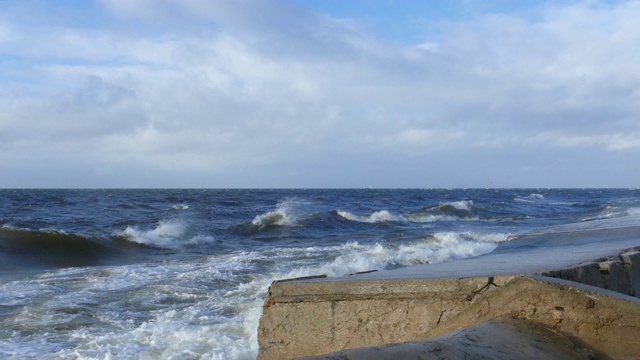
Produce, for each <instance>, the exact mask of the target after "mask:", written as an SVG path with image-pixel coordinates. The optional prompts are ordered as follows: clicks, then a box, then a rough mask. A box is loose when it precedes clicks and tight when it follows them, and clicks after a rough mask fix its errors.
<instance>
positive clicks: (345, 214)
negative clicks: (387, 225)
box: [336, 210, 401, 223]
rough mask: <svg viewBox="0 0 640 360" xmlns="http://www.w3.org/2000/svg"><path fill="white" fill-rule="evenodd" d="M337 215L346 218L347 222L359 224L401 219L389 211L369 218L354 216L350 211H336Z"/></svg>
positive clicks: (383, 211) (371, 215) (382, 211)
mask: <svg viewBox="0 0 640 360" xmlns="http://www.w3.org/2000/svg"><path fill="white" fill-rule="evenodd" d="M336 213H337V214H338V215H339V216H340V217H342V218H345V219H347V220H350V221H357V222H364V223H377V222H385V221H398V220H400V219H401V218H399V217H397V216H395V215H392V214H391V213H390V212H389V211H387V210H380V211H376V212H374V213H372V214H370V215H367V216H360V215H355V214H352V213H350V212H348V211H340V210H338V211H336Z"/></svg>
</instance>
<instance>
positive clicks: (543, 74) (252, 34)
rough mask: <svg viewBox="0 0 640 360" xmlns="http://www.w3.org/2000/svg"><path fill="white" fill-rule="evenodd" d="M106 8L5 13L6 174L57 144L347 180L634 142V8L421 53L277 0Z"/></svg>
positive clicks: (521, 23)
mask: <svg viewBox="0 0 640 360" xmlns="http://www.w3.org/2000/svg"><path fill="white" fill-rule="evenodd" d="M100 3H101V4H102V5H104V6H105V9H107V11H106V12H104V13H101V14H99V15H95V14H94V16H101V17H103V18H102V21H101V22H99V23H100V24H101V25H99V26H98V27H96V28H87V27H76V26H74V24H72V23H71V24H67V26H59V25H56V26H42V27H26V26H23V25H21V23H20V22H19V21H17V20H15V19H13V18H12V17H11V16H4V18H3V19H4V20H3V21H4V24H3V25H1V26H0V43H1V44H2V46H3V48H5V49H6V50H5V54H9V55H10V56H11V58H2V57H0V62H2V64H0V65H3V67H4V68H5V69H7V70H6V71H7V73H9V74H11V77H5V78H3V77H1V76H0V86H1V87H0V95H2V97H1V98H0V107H1V108H2V109H4V110H3V114H2V115H0V139H1V143H0V152H2V153H4V154H18V153H20V154H21V155H20V156H15V157H13V156H6V155H5V156H3V157H4V159H0V162H1V163H2V164H3V166H11V164H13V163H14V159H18V158H20V161H29V162H31V163H33V164H34V166H38V165H37V164H38V163H39V162H41V161H45V160H46V159H50V157H51V155H52V154H51V153H52V151H53V152H55V153H56V155H57V156H56V159H57V160H56V161H59V162H60V163H64V162H65V161H66V160H65V159H70V160H68V161H74V162H77V163H81V164H87V166H95V168H100V169H103V170H104V169H105V168H108V167H109V166H114V164H116V165H117V164H120V165H125V164H127V163H131V164H136V166H142V167H144V168H145V169H146V170H145V171H153V169H154V168H155V169H159V170H161V171H166V170H168V169H171V168H180V169H182V170H184V171H194V172H199V173H201V174H207V173H212V174H213V173H216V174H220V173H221V172H224V171H226V172H229V173H234V174H244V175H243V176H254V177H255V176H256V175H255V174H257V173H260V171H266V170H265V169H268V168H273V167H289V168H296V167H297V168H301V167H302V165H301V164H302V162H303V161H305V159H314V161H318V163H319V164H327V163H331V162H332V161H333V162H335V164H333V165H332V171H334V172H339V171H343V172H346V173H349V172H350V171H354V170H353V166H352V164H351V163H349V162H348V161H347V160H346V158H348V156H345V155H349V154H351V155H353V156H356V157H358V158H359V159H360V158H361V157H362V159H364V160H365V161H366V159H370V160H371V161H373V162H375V161H378V159H380V154H384V157H385V158H390V159H391V160H389V161H388V163H389V164H391V165H390V166H411V165H409V164H411V161H415V160H416V158H420V159H425V161H428V159H429V157H430V156H436V155H435V154H436V153H437V152H445V153H446V152H448V151H451V150H452V149H455V151H456V154H459V156H466V155H465V154H468V155H469V156H471V155H472V154H473V156H475V157H477V156H480V155H479V154H482V153H483V152H484V151H487V152H486V154H487V155H486V156H494V155H493V154H494V153H493V151H495V150H496V149H498V150H499V149H505V148H509V152H510V153H511V154H512V156H511V157H506V158H505V161H512V162H513V166H522V164H519V163H518V161H519V160H518V159H519V158H520V157H521V156H519V155H518V154H528V153H530V152H531V151H532V150H531V149H536V152H539V153H545V152H546V151H557V150H558V149H571V148H593V149H601V150H607V151H613V152H616V153H621V152H636V153H637V152H638V150H640V140H638V138H639V136H638V135H639V134H640V119H639V117H640V112H639V110H640V109H639V106H640V101H639V100H640V99H639V96H640V48H638V47H637V46H636V45H637V43H638V42H639V41H640V26H638V25H636V22H637V20H636V19H637V15H638V14H640V2H638V1H629V2H620V3H614V4H613V5H606V4H600V3H598V2H584V3H583V2H578V3H574V4H573V5H571V6H559V5H553V3H551V4H550V5H544V6H541V7H540V8H537V9H536V11H538V13H536V14H537V15H538V16H535V17H533V20H532V19H531V18H526V17H524V16H521V15H520V14H501V15H496V14H486V16H479V17H476V18H473V19H471V20H465V21H460V22H450V23H446V24H443V25H441V26H440V31H439V35H438V38H437V39H428V38H427V39H425V41H424V42H423V43H422V44H417V45H412V44H401V43H397V42H388V41H386V40H384V39H379V38H375V37H373V35H371V34H368V33H367V32H366V31H365V30H364V29H363V28H361V27H359V25H358V24H357V23H356V22H354V21H352V20H349V19H334V18H330V17H328V16H326V15H320V14H315V13H313V12H311V11H308V10H306V9H304V8H301V7H299V6H297V5H294V4H293V3H289V2H283V1H273V2H272V1H238V2H236V1H234V2H217V1H215V2H210V1H198V0H189V1H177V0H175V1H172V0H163V1H153V2H150V1H148V0H135V1H124V0H122V1H118V0H103V1H101V2H100ZM151 3H153V4H151ZM42 16H45V15H42ZM15 59H18V60H15ZM25 149H29V151H28V152H25ZM52 149H53V150H52ZM323 154H324V155H323ZM335 154H343V158H340V157H337V158H336V157H335ZM407 155H411V156H410V158H411V159H413V160H408V159H409V158H407ZM325 156H326V158H325ZM438 156H439V155H438ZM393 159H395V161H394V160H393ZM16 161H17V160H16ZM341 161H344V163H343V164H342V163H341ZM305 166H306V165H305ZM323 166H328V165H323ZM442 166H445V167H446V164H444V165H442ZM620 166H628V165H625V164H621V165H620ZM441 170H442V171H447V169H444V168H443V169H441ZM104 171H108V170H104ZM252 174H253V175H252ZM238 176H240V175H238ZM327 176H331V175H330V174H329V175H327ZM314 177H315V175H310V176H309V178H307V179H304V175H301V176H300V184H299V185H300V186H305V185H304V182H305V181H310V182H314V181H316V180H317V179H316V178H314ZM1 185H2V184H0V186H1ZM71 185H73V184H71ZM152 185H153V184H148V186H152ZM213 185H215V184H213ZM270 185H271V186H277V185H278V184H270ZM398 185H400V186H402V184H398ZM427 185H428V184H427ZM176 186H180V184H176ZM255 186H260V184H257V183H256V184H255Z"/></svg>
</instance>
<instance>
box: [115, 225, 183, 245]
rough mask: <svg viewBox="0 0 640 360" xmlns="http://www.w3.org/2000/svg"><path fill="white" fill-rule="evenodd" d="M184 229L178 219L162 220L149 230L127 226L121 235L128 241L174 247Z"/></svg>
mask: <svg viewBox="0 0 640 360" xmlns="http://www.w3.org/2000/svg"><path fill="white" fill-rule="evenodd" d="M185 230H186V226H185V224H184V223H183V222H181V221H178V220H162V221H159V222H158V224H157V226H156V227H155V228H153V229H151V230H140V229H138V228H136V227H131V226H128V227H127V228H126V229H125V230H124V232H123V235H124V236H125V237H126V238H127V239H128V240H130V241H134V242H136V243H139V244H144V245H148V246H153V247H160V248H175V247H177V246H179V245H180V244H179V243H178V242H179V240H181V239H182V237H183V235H184V233H185Z"/></svg>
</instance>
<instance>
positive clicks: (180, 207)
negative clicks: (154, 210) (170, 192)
mask: <svg viewBox="0 0 640 360" xmlns="http://www.w3.org/2000/svg"><path fill="white" fill-rule="evenodd" d="M171 208H172V209H173V210H188V209H189V205H187V204H178V205H173V206H172V207H171Z"/></svg>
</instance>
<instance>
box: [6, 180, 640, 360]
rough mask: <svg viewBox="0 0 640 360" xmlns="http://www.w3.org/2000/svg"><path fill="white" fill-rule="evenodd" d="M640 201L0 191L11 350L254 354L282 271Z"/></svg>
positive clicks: (617, 214)
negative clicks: (265, 306)
mask: <svg viewBox="0 0 640 360" xmlns="http://www.w3.org/2000/svg"><path fill="white" fill-rule="evenodd" d="M638 215H640V191H639V190H633V189H615V190H610V189H587V190H549V189H503V190H492V189H488V190H474V189H471V190H463V189H453V190H430V189H424V190H370V189H364V190H12V189H7V190H0V358H9V359H22V358H29V357H37V358H44V359H123V358H124V359H126V358H140V359H159V358H167V359H168V358H174V359H192V358H193V359H195V358H201V359H253V358H255V356H256V354H257V339H256V337H257V331H256V330H257V326H258V318H259V316H260V311H261V305H262V302H263V300H264V298H265V295H266V290H267V288H268V286H269V284H270V283H271V281H273V280H274V279H281V278H289V277H297V276H306V275H316V274H327V275H329V276H340V275H344V274H349V273H353V272H358V271H365V270H372V269H377V270H382V269H392V268H397V267H403V266H411V265H414V264H425V263H436V262H444V261H450V260H452V259H458V258H465V257H470V256H475V255H479V254H483V253H487V252H490V251H492V250H493V249H495V248H496V247H497V246H498V245H499V243H501V242H503V241H505V240H506V238H507V236H509V235H512V234H521V233H526V232H532V231H537V230H538V229H540V228H544V227H549V226H565V228H566V224H572V225H570V226H578V227H579V226H580V225H583V224H588V223H589V221H591V220H597V219H609V218H619V219H624V218H625V217H629V216H638Z"/></svg>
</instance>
